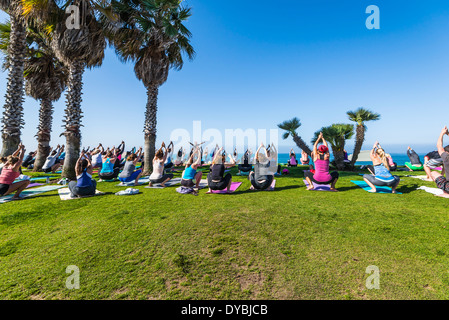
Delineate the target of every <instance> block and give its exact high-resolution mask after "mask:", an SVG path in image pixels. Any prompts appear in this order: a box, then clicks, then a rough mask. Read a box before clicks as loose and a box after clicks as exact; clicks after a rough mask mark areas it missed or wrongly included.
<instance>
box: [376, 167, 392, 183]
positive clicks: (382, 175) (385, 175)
mask: <svg viewBox="0 0 449 320" xmlns="http://www.w3.org/2000/svg"><path fill="white" fill-rule="evenodd" d="M374 175H375V176H376V179H378V180H382V181H389V180H393V179H394V177H393V176H392V174H391V173H390V171H389V170H388V169H387V168H385V166H384V164H383V163H381V164H380V165H378V166H375V167H374Z"/></svg>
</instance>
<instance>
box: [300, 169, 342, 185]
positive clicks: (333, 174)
mask: <svg viewBox="0 0 449 320" xmlns="http://www.w3.org/2000/svg"><path fill="white" fill-rule="evenodd" d="M330 175H331V177H332V178H331V180H329V181H324V182H323V181H317V180H315V179H314V177H313V176H314V174H313V173H312V172H310V171H305V172H304V177H305V178H309V179H310V180H312V182H315V183H316V184H322V185H323V184H332V183H333V182H334V181H335V180H337V179H338V178H339V177H340V174H339V173H338V172H337V171H334V172H331V173H330Z"/></svg>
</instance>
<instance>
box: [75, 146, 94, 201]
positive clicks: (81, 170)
mask: <svg viewBox="0 0 449 320" xmlns="http://www.w3.org/2000/svg"><path fill="white" fill-rule="evenodd" d="M92 171H93V167H92V163H91V162H90V159H89V157H87V156H86V154H85V153H84V152H81V154H80V157H79V158H78V161H77V162H76V165H75V173H76V181H75V180H73V181H70V182H69V190H70V193H71V196H72V198H76V197H87V196H94V195H95V191H96V189H97V181H95V180H94V179H92Z"/></svg>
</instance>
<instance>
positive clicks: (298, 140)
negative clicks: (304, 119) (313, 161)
mask: <svg viewBox="0 0 449 320" xmlns="http://www.w3.org/2000/svg"><path fill="white" fill-rule="evenodd" d="M293 141H295V143H296V145H297V146H298V148H300V149H301V150H304V151H305V152H306V153H307V154H308V155H309V156H310V157H311V156H312V150H310V148H309V146H308V145H307V144H306V143H305V142H304V140H302V138H301V137H300V136H298V135H294V136H293Z"/></svg>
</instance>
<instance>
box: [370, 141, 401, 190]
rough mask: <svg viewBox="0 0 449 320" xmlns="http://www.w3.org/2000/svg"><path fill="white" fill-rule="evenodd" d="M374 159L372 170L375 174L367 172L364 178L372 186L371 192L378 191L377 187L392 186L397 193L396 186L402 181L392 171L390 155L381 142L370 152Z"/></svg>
mask: <svg viewBox="0 0 449 320" xmlns="http://www.w3.org/2000/svg"><path fill="white" fill-rule="evenodd" d="M370 157H371V160H372V161H373V167H372V168H373V170H370V171H371V172H372V173H373V174H365V175H364V176H363V180H365V182H366V183H367V184H368V185H369V186H370V187H371V190H370V191H369V192H372V193H375V192H377V189H376V186H377V187H391V188H392V193H396V188H397V187H398V185H399V182H400V181H401V180H400V178H399V177H398V176H393V175H392V174H391V173H390V163H389V160H388V155H387V154H386V153H385V150H384V149H383V148H382V147H381V146H380V144H379V142H377V141H376V143H375V144H374V146H373V149H372V150H371V154H370ZM373 171H374V172H373Z"/></svg>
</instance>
